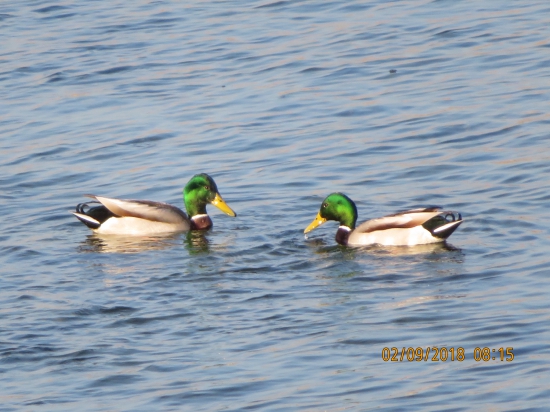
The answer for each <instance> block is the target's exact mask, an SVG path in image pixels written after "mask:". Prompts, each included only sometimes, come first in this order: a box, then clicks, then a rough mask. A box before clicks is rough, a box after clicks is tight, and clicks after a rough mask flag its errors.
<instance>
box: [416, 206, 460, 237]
mask: <svg viewBox="0 0 550 412" xmlns="http://www.w3.org/2000/svg"><path fill="white" fill-rule="evenodd" d="M462 222H463V220H462V216H461V214H460V213H458V212H450V211H445V212H441V213H440V214H439V215H437V216H434V217H432V218H431V219H430V220H428V221H427V222H425V223H424V224H423V225H422V226H423V227H424V229H426V230H427V231H429V232H430V233H431V234H432V236H435V237H438V238H440V239H447V238H448V237H449V236H451V235H452V234H453V232H454V231H455V230H456V228H457V227H459V226H460V225H461V224H462Z"/></svg>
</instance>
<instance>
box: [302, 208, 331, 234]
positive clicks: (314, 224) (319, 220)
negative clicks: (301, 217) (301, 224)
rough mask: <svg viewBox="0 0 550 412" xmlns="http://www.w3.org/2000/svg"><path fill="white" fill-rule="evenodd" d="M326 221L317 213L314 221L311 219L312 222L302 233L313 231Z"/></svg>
mask: <svg viewBox="0 0 550 412" xmlns="http://www.w3.org/2000/svg"><path fill="white" fill-rule="evenodd" d="M326 221H327V219H325V218H324V217H322V216H321V212H319V213H317V216H316V217H315V219H313V222H311V223H310V224H309V226H308V227H306V228H305V230H304V233H309V232H311V231H312V230H313V229H315V228H316V227H319V226H321V225H322V224H323V223H325V222H326Z"/></svg>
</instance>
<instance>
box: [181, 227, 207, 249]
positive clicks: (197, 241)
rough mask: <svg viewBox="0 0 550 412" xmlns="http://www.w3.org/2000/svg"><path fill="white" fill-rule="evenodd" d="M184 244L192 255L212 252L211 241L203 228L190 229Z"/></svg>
mask: <svg viewBox="0 0 550 412" xmlns="http://www.w3.org/2000/svg"><path fill="white" fill-rule="evenodd" d="M183 244H184V245H185V247H186V248H187V250H188V251H189V254H190V255H200V254H203V253H209V252H210V242H209V241H208V238H207V237H206V232H204V231H202V230H190V231H189V232H187V234H186V236H185V237H184V239H183Z"/></svg>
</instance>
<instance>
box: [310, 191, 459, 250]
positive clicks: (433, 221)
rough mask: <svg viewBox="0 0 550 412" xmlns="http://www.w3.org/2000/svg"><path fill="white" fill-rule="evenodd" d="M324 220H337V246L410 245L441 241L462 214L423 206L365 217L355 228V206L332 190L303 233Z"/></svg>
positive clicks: (451, 230) (450, 231)
mask: <svg viewBox="0 0 550 412" xmlns="http://www.w3.org/2000/svg"><path fill="white" fill-rule="evenodd" d="M327 220H336V221H337V222H340V227H339V228H338V231H337V232H336V241H337V242H338V243H339V244H341V245H350V246H361V245H372V244H378V245H383V246H413V245H422V244H426V243H437V242H443V241H444V240H445V239H447V238H448V237H449V236H451V234H452V233H453V232H454V231H455V229H456V228H457V227H458V226H460V224H461V223H462V216H461V215H460V213H458V212H450V211H443V210H441V208H439V207H427V208H420V209H412V210H406V211H404V212H399V213H396V214H394V215H388V216H384V217H380V218H377V219H372V220H367V221H366V222H364V223H362V224H360V225H359V226H358V227H355V223H356V222H357V207H356V206H355V203H354V202H353V200H351V199H350V198H349V197H347V196H346V195H344V194H342V193H332V194H331V195H329V196H327V197H326V198H325V200H323V203H322V205H321V209H320V210H319V213H317V217H316V218H315V219H314V220H313V222H311V223H310V225H309V226H308V227H307V228H306V229H305V230H304V233H308V232H310V231H312V230H313V229H315V228H316V227H318V226H320V225H322V224H323V223H325V222H326V221H327Z"/></svg>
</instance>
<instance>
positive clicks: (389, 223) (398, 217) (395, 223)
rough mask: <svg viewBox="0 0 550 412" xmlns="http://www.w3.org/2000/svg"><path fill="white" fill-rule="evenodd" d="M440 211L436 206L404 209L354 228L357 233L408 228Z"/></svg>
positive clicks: (421, 223) (440, 212)
mask: <svg viewBox="0 0 550 412" xmlns="http://www.w3.org/2000/svg"><path fill="white" fill-rule="evenodd" d="M442 213H446V212H442V211H441V208H439V207H437V206H433V207H426V208H419V209H411V210H405V211H403V212H399V213H395V214H393V215H388V216H384V217H379V218H376V219H371V220H367V221H366V222H363V223H361V224H360V225H359V226H357V227H356V228H355V232H357V233H371V232H376V231H378V230H388V229H409V228H413V227H416V226H420V225H423V224H424V223H426V222H427V221H428V220H430V219H432V218H434V217H435V216H438V215H440V214H442Z"/></svg>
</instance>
